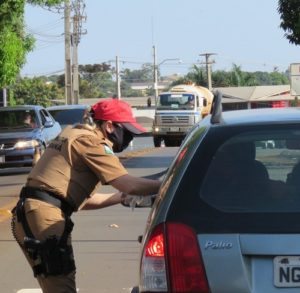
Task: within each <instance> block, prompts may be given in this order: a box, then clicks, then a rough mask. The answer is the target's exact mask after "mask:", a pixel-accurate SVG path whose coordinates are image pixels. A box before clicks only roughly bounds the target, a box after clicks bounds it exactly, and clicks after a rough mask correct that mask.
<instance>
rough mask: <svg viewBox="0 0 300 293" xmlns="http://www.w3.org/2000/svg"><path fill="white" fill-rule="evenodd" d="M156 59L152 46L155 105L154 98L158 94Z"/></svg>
mask: <svg viewBox="0 0 300 293" xmlns="http://www.w3.org/2000/svg"><path fill="white" fill-rule="evenodd" d="M157 71H158V68H157V61H156V48H155V46H153V88H154V92H155V97H154V100H155V105H156V99H157V96H158V78H157V74H158V73H157Z"/></svg>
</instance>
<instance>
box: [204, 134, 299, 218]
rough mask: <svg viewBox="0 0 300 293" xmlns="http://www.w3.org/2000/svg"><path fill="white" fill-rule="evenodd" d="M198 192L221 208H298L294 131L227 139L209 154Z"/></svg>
mask: <svg viewBox="0 0 300 293" xmlns="http://www.w3.org/2000/svg"><path fill="white" fill-rule="evenodd" d="M199 194H200V198H201V199H202V200H203V201H205V202H206V203H207V204H208V205H210V206H212V207H214V208H216V209H218V210H220V211H223V212H231V213H232V212H239V213H243V212H244V213H249V212H254V213H268V212H272V213H274V212H275V213H284V212H300V131H298V130H295V129H294V130H290V129H285V130H282V129H281V130H268V131H253V132H247V133H242V134H237V135H235V136H233V137H231V138H230V139H228V140H227V141H225V142H224V143H223V144H222V145H221V146H220V147H219V148H218V149H217V151H216V153H215V154H214V156H213V158H212V160H211V163H210V164H209V167H208V170H207V172H206V175H205V177H204V180H203V183H202V184H201V186H200V192H199Z"/></svg>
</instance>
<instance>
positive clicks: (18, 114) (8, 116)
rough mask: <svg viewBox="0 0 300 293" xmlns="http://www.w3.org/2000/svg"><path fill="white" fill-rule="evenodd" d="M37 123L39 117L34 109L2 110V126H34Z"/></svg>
mask: <svg viewBox="0 0 300 293" xmlns="http://www.w3.org/2000/svg"><path fill="white" fill-rule="evenodd" d="M36 123H37V117H36V113H35V111H34V110H25V109H20V110H19V109H18V110H17V109H16V110H11V111H2V112H1V115H0V128H34V127H36Z"/></svg>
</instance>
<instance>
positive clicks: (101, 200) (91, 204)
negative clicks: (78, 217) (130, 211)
mask: <svg viewBox="0 0 300 293" xmlns="http://www.w3.org/2000/svg"><path fill="white" fill-rule="evenodd" d="M122 194H123V193H122V192H117V193H95V194H94V195H93V196H92V197H91V198H89V199H88V200H87V201H86V202H85V204H84V205H83V206H82V207H81V208H80V210H95V209H102V208H105V207H108V206H112V205H115V204H118V203H121V201H122V199H123V198H122ZM123 197H124V195H123Z"/></svg>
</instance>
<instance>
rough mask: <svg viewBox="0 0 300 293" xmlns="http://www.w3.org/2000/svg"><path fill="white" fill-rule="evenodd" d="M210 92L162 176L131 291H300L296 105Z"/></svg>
mask: <svg viewBox="0 0 300 293" xmlns="http://www.w3.org/2000/svg"><path fill="white" fill-rule="evenodd" d="M217 97H219V98H215V99H214V102H213V110H212V115H208V116H207V117H206V118H204V119H203V120H202V121H201V122H200V123H199V124H198V125H197V126H195V127H194V129H193V130H192V131H191V132H190V133H189V135H188V136H187V137H186V139H185V140H184V142H183V143H182V145H181V147H180V149H179V151H178V153H177V155H176V157H175V159H174V161H173V163H172V165H171V166H170V168H169V170H168V173H167V174H166V177H165V178H164V180H163V183H162V187H161V189H160V192H159V194H158V196H157V197H156V200H155V202H154V205H153V207H152V210H151V212H150V214H149V218H148V221H147V226H146V230H145V233H144V235H143V238H142V249H141V257H140V264H139V266H138V267H139V276H140V278H139V284H138V286H137V287H135V288H134V289H133V290H132V293H133V292H135V293H138V292H139V293H146V292H147V293H151V292H153V293H154V292H161V293H162V292H165V293H171V292H172V293H179V292H180V293H182V292H185V293H195V292H197V293H222V292H230V293H241V292H247V293H256V292H257V293H258V292H261V293H262V292H268V293H270V292H274V293H275V292H282V293H292V292H299V290H300V284H299V274H298V272H299V271H300V257H299V255H300V245H299V243H300V226H299V218H300V108H278V109H275V108H273V109H272V108H268V109H267V108H265V109H255V110H253V109H251V110H236V111H228V112H224V113H222V108H221V97H220V94H219V95H218V96H217ZM265 142H272V143H271V147H268V148H266V149H264V148H262V147H261V146H262V145H263V144H265ZM273 142H274V143H273ZM277 146H278V147H277Z"/></svg>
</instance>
